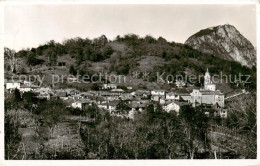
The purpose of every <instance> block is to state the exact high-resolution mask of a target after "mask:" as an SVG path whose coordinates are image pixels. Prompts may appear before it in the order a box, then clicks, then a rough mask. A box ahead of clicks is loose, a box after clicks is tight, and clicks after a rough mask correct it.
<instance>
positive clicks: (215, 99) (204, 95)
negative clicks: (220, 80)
mask: <svg viewBox="0 0 260 166" xmlns="http://www.w3.org/2000/svg"><path fill="white" fill-rule="evenodd" d="M180 97H181V98H182V99H183V100H187V101H188V102H190V103H192V105H193V106H194V107H195V106H198V105H201V104H208V105H216V106H219V107H224V106H225V105H224V99H225V96H224V94H223V93H221V92H220V90H217V89H216V85H215V84H214V83H213V82H212V80H211V76H210V74H209V71H208V69H207V71H206V73H205V76H204V88H202V89H193V91H192V92H191V93H190V94H186V95H180Z"/></svg>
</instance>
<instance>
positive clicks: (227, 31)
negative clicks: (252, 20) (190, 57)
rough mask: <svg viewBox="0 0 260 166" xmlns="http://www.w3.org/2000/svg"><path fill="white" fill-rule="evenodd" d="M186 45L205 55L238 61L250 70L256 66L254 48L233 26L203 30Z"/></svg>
mask: <svg viewBox="0 0 260 166" xmlns="http://www.w3.org/2000/svg"><path fill="white" fill-rule="evenodd" d="M185 44H187V45H189V46H191V47H192V48H194V49H197V50H199V51H201V52H203V53H208V54H214V55H215V56H218V57H220V58H223V59H225V60H229V61H236V62H239V63H240V64H242V65H244V66H247V67H250V68H251V67H252V66H255V65H256V50H255V48H254V46H253V45H252V43H251V42H250V41H249V40H248V39H246V38H245V37H244V36H243V35H242V34H241V33H240V32H239V31H238V30H237V29H236V28H235V27H234V26H233V25H229V24H225V25H218V26H215V27H210V28H206V29H202V30H200V31H199V32H197V33H195V34H194V35H192V36H190V37H189V38H188V39H187V40H186V41H185Z"/></svg>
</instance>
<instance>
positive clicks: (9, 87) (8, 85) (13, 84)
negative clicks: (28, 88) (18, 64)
mask: <svg viewBox="0 0 260 166" xmlns="http://www.w3.org/2000/svg"><path fill="white" fill-rule="evenodd" d="M20 86H21V83H20V82H7V83H6V89H7V90H12V89H19V90H20Z"/></svg>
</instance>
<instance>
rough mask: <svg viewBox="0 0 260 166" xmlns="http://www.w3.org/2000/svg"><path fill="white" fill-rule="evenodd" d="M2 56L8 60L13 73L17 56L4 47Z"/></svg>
mask: <svg viewBox="0 0 260 166" xmlns="http://www.w3.org/2000/svg"><path fill="white" fill-rule="evenodd" d="M4 56H5V57H6V58H7V59H8V60H9V64H10V67H11V71H12V72H14V69H15V65H16V63H17V56H16V53H15V51H14V50H11V49H9V48H6V47H5V48H4Z"/></svg>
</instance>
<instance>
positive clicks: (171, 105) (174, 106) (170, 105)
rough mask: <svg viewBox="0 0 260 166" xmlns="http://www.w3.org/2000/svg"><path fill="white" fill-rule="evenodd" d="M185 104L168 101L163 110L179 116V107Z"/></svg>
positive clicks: (185, 103)
mask: <svg viewBox="0 0 260 166" xmlns="http://www.w3.org/2000/svg"><path fill="white" fill-rule="evenodd" d="M187 104H188V103H187V102H179V101H168V102H166V103H165V104H164V105H163V110H164V111H166V112H170V111H175V112H176V113H177V115H179V112H180V109H181V107H182V106H184V105H187Z"/></svg>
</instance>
